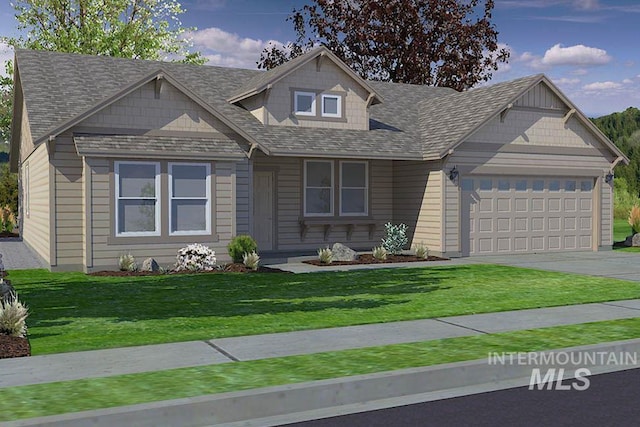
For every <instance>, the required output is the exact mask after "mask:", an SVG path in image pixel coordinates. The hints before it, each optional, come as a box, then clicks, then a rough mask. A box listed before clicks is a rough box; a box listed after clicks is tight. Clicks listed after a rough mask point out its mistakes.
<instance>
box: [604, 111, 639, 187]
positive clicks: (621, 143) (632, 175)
mask: <svg viewBox="0 0 640 427" xmlns="http://www.w3.org/2000/svg"><path fill="white" fill-rule="evenodd" d="M592 121H593V122H594V123H595V125H596V126H598V128H600V130H601V131H602V132H603V133H604V134H605V135H606V136H607V137H608V138H609V139H610V140H612V141H613V142H614V144H616V146H617V147H618V148H619V149H620V150H621V151H622V152H623V153H624V154H625V155H626V156H627V157H628V158H629V161H630V162H629V165H628V166H625V165H619V166H617V167H616V170H615V174H616V177H619V178H622V179H624V180H625V181H626V189H627V191H628V192H629V193H630V194H631V195H633V196H634V197H636V198H637V197H638V195H639V194H640V110H638V109H637V108H634V107H629V108H627V109H626V110H625V111H623V112H620V113H613V114H609V115H607V116H602V117H598V118H597V119H592Z"/></svg>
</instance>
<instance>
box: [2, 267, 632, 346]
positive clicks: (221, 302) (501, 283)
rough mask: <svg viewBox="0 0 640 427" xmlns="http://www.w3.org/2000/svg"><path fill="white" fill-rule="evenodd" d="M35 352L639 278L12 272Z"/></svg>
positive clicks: (594, 288) (455, 307)
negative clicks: (27, 311)
mask: <svg viewBox="0 0 640 427" xmlns="http://www.w3.org/2000/svg"><path fill="white" fill-rule="evenodd" d="M9 278H10V279H11V280H12V281H13V284H14V285H15V287H16V289H17V291H18V293H19V295H20V298H21V299H23V300H24V301H25V302H26V304H27V305H28V306H29V307H30V310H31V316H30V317H29V319H28V325H29V336H30V340H31V345H32V351H33V353H34V354H46V353H56V352H66V351H79V350H91V349H101V348H111V347H123V346H131V345H142V344H155V343H166V342H176V341H189V340H204V339H211V338H220V337H228V336H238V335H251V334H260V333H272V332H284V331H293V330H301V329H314V328H324V327H335V326H346V325H355V324H365V323H380V322H390V321H398V320H410V319H420V318H430V317H440V316H453V315H463V314H473V313H485V312H495V311H505V310H515V309H525V308H535V307H549V306H559V305H567V304H580V303H588V302H596V301H610V300H619V299H630V298H640V284H639V283H634V282H627V281H618V280H613V279H606V278H596V277H589V276H580V275H571V274H562V273H553V272H545V271H537V270H528V269H519V268H512V267H504V266H496V265H467V266H455V267H432V268H411V269H409V268H400V269H387V270H369V271H352V272H333V273H331V272H326V273H313V274H303V275H292V274H202V275H164V276H147V277H124V278H123V277H92V276H86V275H84V274H81V273H49V272H47V271H44V270H15V271H12V272H11V274H10V277H9Z"/></svg>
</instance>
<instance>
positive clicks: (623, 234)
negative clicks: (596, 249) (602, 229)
mask: <svg viewBox="0 0 640 427" xmlns="http://www.w3.org/2000/svg"><path fill="white" fill-rule="evenodd" d="M631 234H632V231H631V226H630V225H629V222H628V221H627V220H626V219H614V220H613V242H614V246H613V249H614V250H616V251H621V252H640V248H639V247H635V248H634V247H625V246H616V245H615V243H617V242H624V240H625V239H626V238H627V236H630V235H631Z"/></svg>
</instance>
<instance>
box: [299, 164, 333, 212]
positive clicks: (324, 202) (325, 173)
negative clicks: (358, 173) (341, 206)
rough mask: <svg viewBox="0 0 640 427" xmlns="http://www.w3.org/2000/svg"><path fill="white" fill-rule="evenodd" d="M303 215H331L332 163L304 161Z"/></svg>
mask: <svg viewBox="0 0 640 427" xmlns="http://www.w3.org/2000/svg"><path fill="white" fill-rule="evenodd" d="M304 214H305V215H308V216H330V215H333V162H332V161H326V160H305V162H304Z"/></svg>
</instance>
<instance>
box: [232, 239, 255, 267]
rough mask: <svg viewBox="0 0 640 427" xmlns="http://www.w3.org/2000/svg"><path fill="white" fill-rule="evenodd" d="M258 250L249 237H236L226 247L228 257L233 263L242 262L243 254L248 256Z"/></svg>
mask: <svg viewBox="0 0 640 427" xmlns="http://www.w3.org/2000/svg"><path fill="white" fill-rule="evenodd" d="M257 249H258V244H257V243H256V241H255V240H253V239H252V238H251V236H246V235H242V236H236V237H234V238H233V239H232V240H231V242H229V244H228V245H227V250H228V251H229V256H230V257H231V259H232V260H233V262H242V260H243V257H244V254H250V253H251V252H255V251H256V250H257Z"/></svg>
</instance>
